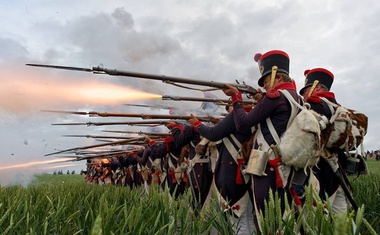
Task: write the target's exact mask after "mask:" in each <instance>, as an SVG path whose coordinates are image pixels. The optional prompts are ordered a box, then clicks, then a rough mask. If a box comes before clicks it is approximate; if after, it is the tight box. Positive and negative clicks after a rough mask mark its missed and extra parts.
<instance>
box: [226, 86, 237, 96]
mask: <svg viewBox="0 0 380 235" xmlns="http://www.w3.org/2000/svg"><path fill="white" fill-rule="evenodd" d="M224 85H225V86H226V87H227V89H225V90H223V92H224V94H226V95H228V96H232V95H233V94H235V93H238V92H239V91H238V89H237V88H236V87H234V86H231V85H229V84H224Z"/></svg>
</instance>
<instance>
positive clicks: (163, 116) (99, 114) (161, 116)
mask: <svg viewBox="0 0 380 235" xmlns="http://www.w3.org/2000/svg"><path fill="white" fill-rule="evenodd" d="M41 111H42V112H50V113H66V114H76V115H88V116H89V117H139V118H142V119H170V120H173V119H182V120H188V119H190V118H191V116H190V115H170V114H141V113H140V114H138V113H108V112H97V111H90V112H83V111H61V110H41ZM196 118H197V119H198V120H199V121H203V122H212V121H213V120H214V119H215V117H210V116H196ZM216 118H223V117H216Z"/></svg>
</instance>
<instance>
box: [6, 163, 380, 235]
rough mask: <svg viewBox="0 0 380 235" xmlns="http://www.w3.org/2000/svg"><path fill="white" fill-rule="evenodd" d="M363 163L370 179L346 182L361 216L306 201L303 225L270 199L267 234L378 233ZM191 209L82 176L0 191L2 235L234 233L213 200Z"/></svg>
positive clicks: (378, 175)
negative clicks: (354, 227)
mask: <svg viewBox="0 0 380 235" xmlns="http://www.w3.org/2000/svg"><path fill="white" fill-rule="evenodd" d="M367 164H368V168H369V172H370V174H369V175H368V176H360V177H359V178H357V179H355V177H350V180H351V182H352V186H353V188H354V198H355V200H356V202H357V204H358V205H364V206H365V207H364V211H359V213H358V214H357V215H354V214H353V213H348V214H347V215H343V216H342V215H339V216H333V217H326V216H325V215H323V209H324V208H323V205H322V204H318V202H317V206H315V205H312V200H310V201H309V202H307V203H306V206H305V208H306V209H305V210H308V211H309V213H307V216H306V217H307V218H306V220H305V221H301V220H300V218H298V219H297V218H296V217H295V212H294V211H292V210H290V211H291V212H290V213H289V214H288V216H287V217H286V218H283V219H279V216H278V211H277V209H278V208H279V207H278V206H277V201H276V200H274V199H273V200H272V201H271V202H270V203H269V204H268V213H266V214H267V215H268V216H267V217H266V218H265V219H264V220H262V224H263V226H264V227H266V229H267V230H266V231H267V233H272V234H274V233H275V231H276V230H277V229H278V230H280V231H283V234H294V233H295V232H294V231H295V230H297V229H298V228H299V227H301V225H303V226H304V227H306V228H308V231H309V232H310V233H311V234H352V231H351V230H350V227H351V223H350V222H349V218H354V220H355V221H356V223H357V224H358V225H359V230H360V232H361V234H380V226H379V225H378V224H379V223H378V220H379V218H380V216H379V211H380V172H379V169H380V161H379V162H377V161H375V160H374V159H368V160H367ZM311 193H312V192H310V195H309V196H308V197H309V199H310V198H311ZM190 205H191V196H190V194H186V195H184V196H183V197H181V198H180V199H179V200H177V201H171V200H170V197H169V195H168V192H167V191H165V192H164V193H162V192H159V190H158V188H154V187H152V188H150V194H149V196H148V195H146V193H145V192H144V191H143V190H142V189H137V190H130V189H129V188H127V187H124V188H121V187H117V186H112V185H104V186H99V185H90V184H87V183H85V182H84V178H83V176H81V175H37V176H36V178H35V180H34V181H32V182H31V183H30V184H29V186H28V187H23V186H7V187H0V234H17V235H18V234H208V232H209V230H210V228H211V226H213V227H214V228H216V230H218V231H219V232H220V234H232V233H233V232H232V230H231V225H230V224H229V223H228V222H227V218H226V216H225V214H223V213H222V212H221V211H220V210H219V207H218V206H217V203H216V202H215V201H214V202H212V203H211V204H210V206H209V208H208V210H207V211H206V212H205V213H204V214H202V215H200V216H195V214H194V213H192V210H191V206H190ZM361 216H363V217H364V219H365V220H362V219H361V218H362V217H361ZM367 221H368V223H369V224H370V225H371V226H372V228H373V230H371V227H368V226H367V225H366V223H367Z"/></svg>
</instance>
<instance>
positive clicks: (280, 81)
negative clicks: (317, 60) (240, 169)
mask: <svg viewBox="0 0 380 235" xmlns="http://www.w3.org/2000/svg"><path fill="white" fill-rule="evenodd" d="M255 60H256V61H257V62H258V65H259V68H260V73H261V77H260V79H259V81H258V85H259V86H260V87H263V88H264V89H265V90H266V93H265V95H264V96H263V98H262V99H261V100H260V101H259V102H258V104H256V105H255V107H254V108H253V109H252V111H250V112H249V113H246V112H245V111H244V109H243V105H242V103H241V101H242V96H241V94H240V93H239V92H238V90H237V89H236V88H235V87H232V86H228V85H226V86H227V87H229V89H227V90H224V93H225V94H226V95H229V96H231V97H232V102H233V110H234V111H233V112H232V114H233V117H234V122H235V125H236V128H237V129H238V130H239V131H240V130H247V129H251V128H252V127H255V128H256V133H255V140H254V143H253V149H252V151H251V154H254V153H264V152H266V154H268V155H269V156H268V157H269V160H268V163H269V164H266V161H267V160H265V159H266V158H264V159H263V160H264V161H265V162H264V163H263V164H262V165H256V166H255V167H257V168H261V167H262V169H259V171H261V172H264V173H263V174H259V175H253V177H252V187H253V195H254V199H255V200H254V202H255V204H254V206H255V213H256V215H257V216H259V210H262V211H264V203H265V200H267V199H269V192H270V190H272V192H277V193H278V195H279V197H280V198H282V199H283V198H284V195H285V194H288V193H289V189H288V188H287V186H288V185H289V184H288V180H289V178H290V177H289V175H290V171H291V169H290V167H288V166H284V165H282V164H281V158H279V157H278V156H276V154H275V151H271V148H270V146H271V145H276V144H279V143H280V138H279V136H281V135H282V134H283V133H284V132H285V130H286V129H287V127H288V126H289V125H290V123H291V120H293V118H294V117H295V115H296V113H297V112H292V110H293V108H292V104H291V103H290V101H289V100H288V99H287V97H286V96H285V95H284V94H283V92H284V93H285V92H287V93H289V94H290V95H291V96H292V97H293V98H294V99H295V100H296V101H297V102H298V103H301V102H302V99H301V97H299V96H298V95H297V92H296V87H295V83H294V81H293V80H292V79H291V78H290V76H289V64H290V59H289V56H288V54H287V53H285V52H284V51H280V50H273V51H269V52H267V53H265V54H263V55H262V54H256V55H255ZM288 198H290V196H288ZM281 207H282V209H283V210H284V201H283V200H281ZM259 229H260V228H259ZM260 230H261V229H260Z"/></svg>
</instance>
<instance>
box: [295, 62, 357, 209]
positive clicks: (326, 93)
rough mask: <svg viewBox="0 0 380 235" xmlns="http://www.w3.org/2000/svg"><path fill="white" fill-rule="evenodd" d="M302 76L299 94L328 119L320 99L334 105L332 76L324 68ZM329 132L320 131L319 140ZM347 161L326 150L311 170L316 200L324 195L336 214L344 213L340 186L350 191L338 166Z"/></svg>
mask: <svg viewBox="0 0 380 235" xmlns="http://www.w3.org/2000/svg"><path fill="white" fill-rule="evenodd" d="M304 74H305V76H306V78H305V86H304V87H303V88H302V89H301V90H300V94H301V95H302V96H303V97H304V99H305V101H306V102H307V103H309V104H310V106H311V109H313V110H314V111H316V112H317V113H319V114H322V115H324V116H326V117H327V118H328V119H330V118H331V116H332V115H333V110H332V109H330V107H329V105H328V104H327V103H326V102H323V100H321V97H324V98H326V99H328V100H329V101H331V102H333V103H335V104H337V101H336V99H335V94H334V93H333V92H331V91H330V89H331V86H332V84H333V81H334V75H333V74H332V73H331V72H330V71H328V70H327V69H324V68H314V69H311V70H306V71H305V73H304ZM328 132H329V129H328V128H326V129H325V130H324V131H322V136H325V135H326V134H327V135H328V134H329V133H328ZM346 159H347V156H346V155H345V153H344V151H343V150H339V149H325V154H322V156H321V157H320V159H319V162H318V164H317V165H316V166H315V167H314V168H313V171H314V174H315V176H316V177H317V179H318V181H319V185H320V192H319V196H320V198H321V199H322V200H326V199H327V198H326V196H325V195H326V194H327V196H328V199H329V201H330V204H331V206H332V209H333V213H335V214H336V213H338V212H345V211H346V210H347V201H346V196H345V193H344V190H343V188H342V186H343V187H345V188H346V189H348V190H349V191H352V188H351V186H350V184H349V182H348V180H347V178H346V176H345V173H344V170H343V169H342V167H340V166H339V165H340V164H339V162H342V163H344V162H345V161H346ZM338 160H339V161H338ZM340 182H341V183H340ZM343 184H344V185H343Z"/></svg>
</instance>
